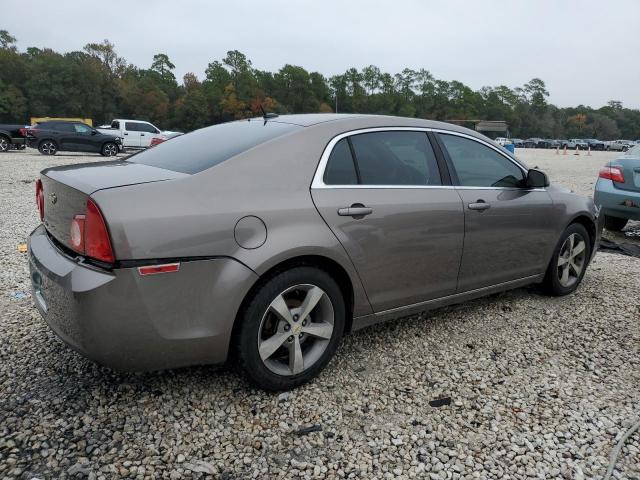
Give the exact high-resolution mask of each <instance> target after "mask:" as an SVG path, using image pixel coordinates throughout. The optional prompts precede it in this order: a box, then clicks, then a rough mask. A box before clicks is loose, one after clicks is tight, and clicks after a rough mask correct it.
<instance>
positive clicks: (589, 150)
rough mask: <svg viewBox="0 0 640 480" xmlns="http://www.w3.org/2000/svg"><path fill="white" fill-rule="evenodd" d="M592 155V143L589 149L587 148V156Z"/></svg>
mask: <svg viewBox="0 0 640 480" xmlns="http://www.w3.org/2000/svg"><path fill="white" fill-rule="evenodd" d="M590 156H591V145H589V149H588V150H587V157H590Z"/></svg>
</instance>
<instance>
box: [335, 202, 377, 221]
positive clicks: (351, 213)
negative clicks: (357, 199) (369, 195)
mask: <svg viewBox="0 0 640 480" xmlns="http://www.w3.org/2000/svg"><path fill="white" fill-rule="evenodd" d="M372 213H373V208H371V207H365V206H364V205H362V204H361V203H354V204H353V205H351V206H350V207H344V208H339V209H338V215H340V216H341V217H354V218H358V217H359V218H362V217H364V216H366V215H370V214H372Z"/></svg>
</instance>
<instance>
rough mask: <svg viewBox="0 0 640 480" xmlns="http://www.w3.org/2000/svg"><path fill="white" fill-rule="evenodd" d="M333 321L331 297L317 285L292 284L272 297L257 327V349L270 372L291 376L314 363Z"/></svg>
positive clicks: (323, 348) (318, 357)
mask: <svg viewBox="0 0 640 480" xmlns="http://www.w3.org/2000/svg"><path fill="white" fill-rule="evenodd" d="M334 323H335V316H334V309H333V304H332V303H331V299H330V298H329V296H328V295H327V293H326V292H325V291H324V290H322V289H321V288H320V287H318V286H316V285H311V284H303V285H295V286H293V287H290V288H288V289H287V290H285V291H284V292H282V293H280V294H279V295H278V296H276V298H274V299H273V300H272V301H271V303H270V304H269V307H268V308H267V310H266V312H265V313H264V315H263V317H262V321H261V323H260V328H259V330H258V352H259V355H260V358H261V359H262V362H263V363H264V365H265V366H266V367H267V368H268V369H269V370H270V371H271V372H273V373H275V374H278V375H283V376H291V375H297V374H300V373H302V372H303V371H305V370H307V369H308V368H310V367H311V366H312V365H313V364H314V363H316V362H317V361H318V360H319V359H320V357H321V356H322V354H323V353H324V351H325V350H326V349H327V347H328V345H329V342H330V340H331V337H332V336H333V329H334Z"/></svg>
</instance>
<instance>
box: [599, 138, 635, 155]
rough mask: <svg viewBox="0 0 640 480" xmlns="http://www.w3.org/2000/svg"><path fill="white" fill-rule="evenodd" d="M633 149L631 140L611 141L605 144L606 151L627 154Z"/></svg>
mask: <svg viewBox="0 0 640 480" xmlns="http://www.w3.org/2000/svg"><path fill="white" fill-rule="evenodd" d="M630 147H631V145H630V142H629V140H611V141H610V142H607V143H606V144H605V150H611V151H614V152H626V151H627V150H628V149H629V148H630Z"/></svg>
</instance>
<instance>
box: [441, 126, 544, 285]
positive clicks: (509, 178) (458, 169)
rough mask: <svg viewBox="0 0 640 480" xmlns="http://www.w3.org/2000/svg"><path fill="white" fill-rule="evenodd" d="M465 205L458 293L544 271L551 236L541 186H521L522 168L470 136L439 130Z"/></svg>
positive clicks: (523, 169)
mask: <svg viewBox="0 0 640 480" xmlns="http://www.w3.org/2000/svg"><path fill="white" fill-rule="evenodd" d="M438 140H439V142H440V144H441V146H442V148H443V149H444V152H445V155H446V158H447V161H448V163H449V166H450V168H451V175H452V180H453V182H454V184H456V191H457V192H458V193H459V195H460V198H461V199H462V202H463V205H464V217H465V236H464V250H463V254H462V261H461V264H460V274H459V279H458V292H465V291H469V290H474V289H478V288H483V287H487V286H491V285H497V284H500V283H503V282H509V281H512V280H517V279H521V278H525V277H529V276H533V275H537V274H540V273H543V272H544V271H545V270H546V268H547V264H548V261H549V258H548V256H549V255H550V252H551V249H552V247H553V244H554V242H555V241H556V239H555V238H554V236H553V233H552V231H551V228H550V225H549V219H550V218H551V212H552V208H553V203H552V201H551V197H550V195H549V194H548V193H547V191H546V190H545V189H530V188H526V187H525V186H524V185H525V178H526V169H525V168H524V167H522V166H521V165H519V164H518V163H517V162H516V161H515V160H514V159H512V158H511V157H510V156H509V155H507V154H506V152H502V151H500V149H498V148H496V147H494V146H492V145H490V144H489V143H484V142H482V141H480V140H479V139H476V138H474V137H470V136H465V135H461V134H454V133H452V132H450V133H443V132H441V133H440V134H438Z"/></svg>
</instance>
